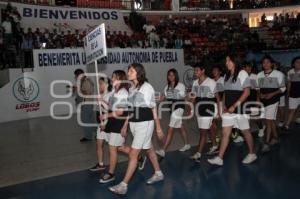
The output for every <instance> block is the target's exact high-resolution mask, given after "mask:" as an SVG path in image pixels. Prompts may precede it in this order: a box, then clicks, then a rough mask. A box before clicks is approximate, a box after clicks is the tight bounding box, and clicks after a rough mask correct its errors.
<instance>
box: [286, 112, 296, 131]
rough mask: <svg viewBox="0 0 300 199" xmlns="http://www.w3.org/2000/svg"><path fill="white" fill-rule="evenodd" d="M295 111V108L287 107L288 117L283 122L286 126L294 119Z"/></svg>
mask: <svg viewBox="0 0 300 199" xmlns="http://www.w3.org/2000/svg"><path fill="white" fill-rule="evenodd" d="M295 112H296V109H289V114H288V119H287V121H286V124H285V125H286V126H288V127H290V125H291V123H292V121H293V119H294V115H295Z"/></svg>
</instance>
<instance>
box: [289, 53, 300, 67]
mask: <svg viewBox="0 0 300 199" xmlns="http://www.w3.org/2000/svg"><path fill="white" fill-rule="evenodd" d="M298 59H300V56H298V57H295V58H294V59H293V60H292V64H291V65H292V68H295V63H296V61H297V60H298Z"/></svg>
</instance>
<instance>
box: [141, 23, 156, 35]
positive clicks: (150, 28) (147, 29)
mask: <svg viewBox="0 0 300 199" xmlns="http://www.w3.org/2000/svg"><path fill="white" fill-rule="evenodd" d="M143 30H145V31H146V33H147V34H148V33H150V32H151V31H152V30H156V29H155V26H153V25H147V24H145V25H144V26H143Z"/></svg>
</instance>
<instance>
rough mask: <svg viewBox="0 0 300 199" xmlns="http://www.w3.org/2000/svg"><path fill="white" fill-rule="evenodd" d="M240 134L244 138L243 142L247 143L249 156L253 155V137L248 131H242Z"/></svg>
mask: <svg viewBox="0 0 300 199" xmlns="http://www.w3.org/2000/svg"><path fill="white" fill-rule="evenodd" d="M242 134H243V136H244V138H245V141H246V143H247V146H248V150H249V154H253V153H254V142H253V136H252V134H251V132H250V130H249V129H247V130H243V131H242Z"/></svg>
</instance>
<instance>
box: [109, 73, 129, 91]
mask: <svg viewBox="0 0 300 199" xmlns="http://www.w3.org/2000/svg"><path fill="white" fill-rule="evenodd" d="M114 74H115V75H116V76H117V78H118V80H121V81H124V80H127V77H126V73H125V71H123V70H115V71H114V72H113V75H114ZM122 88H125V89H126V90H128V83H126V82H125V83H124V82H122V83H121V84H120V86H119V88H118V90H117V92H118V91H119V90H121V89H122Z"/></svg>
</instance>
